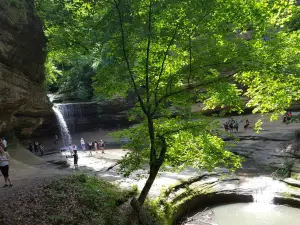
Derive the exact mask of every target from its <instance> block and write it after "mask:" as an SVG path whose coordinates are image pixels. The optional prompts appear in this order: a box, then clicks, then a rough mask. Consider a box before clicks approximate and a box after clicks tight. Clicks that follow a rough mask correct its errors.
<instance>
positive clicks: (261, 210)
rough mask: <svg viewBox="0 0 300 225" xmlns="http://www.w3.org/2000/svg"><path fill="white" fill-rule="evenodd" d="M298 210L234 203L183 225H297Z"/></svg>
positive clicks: (200, 214)
mask: <svg viewBox="0 0 300 225" xmlns="http://www.w3.org/2000/svg"><path fill="white" fill-rule="evenodd" d="M299 213H300V209H297V208H292V207H288V206H282V205H272V204H259V203H236V204H228V205H220V206H216V207H213V208H211V209H209V210H207V211H206V212H204V213H199V214H196V216H194V217H193V218H190V221H189V222H186V223H184V224H185V225H284V224H287V225H299V224H300V222H299ZM188 220H189V219H188Z"/></svg>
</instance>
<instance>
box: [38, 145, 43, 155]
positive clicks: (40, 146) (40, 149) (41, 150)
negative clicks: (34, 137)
mask: <svg viewBox="0 0 300 225" xmlns="http://www.w3.org/2000/svg"><path fill="white" fill-rule="evenodd" d="M38 147H39V151H40V153H41V157H43V156H44V146H43V145H42V143H39V145H38Z"/></svg>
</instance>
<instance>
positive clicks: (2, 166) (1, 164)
mask: <svg viewBox="0 0 300 225" xmlns="http://www.w3.org/2000/svg"><path fill="white" fill-rule="evenodd" d="M8 162H9V155H8V153H7V152H5V151H4V148H3V147H2V146H0V170H1V173H2V175H3V177H4V181H5V185H4V186H3V187H12V186H13V185H12V183H11V181H10V179H9V175H8V171H9V165H8V164H9V163H8ZM8 183H9V185H8Z"/></svg>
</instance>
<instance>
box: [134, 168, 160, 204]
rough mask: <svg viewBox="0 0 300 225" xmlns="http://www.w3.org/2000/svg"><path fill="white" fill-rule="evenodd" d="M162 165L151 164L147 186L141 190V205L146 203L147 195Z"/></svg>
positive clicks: (139, 199)
mask: <svg viewBox="0 0 300 225" xmlns="http://www.w3.org/2000/svg"><path fill="white" fill-rule="evenodd" d="M160 166H161V165H159V166H157V165H150V175H149V177H148V179H147V181H146V183H145V186H144V187H143V190H142V191H141V194H140V196H139V198H138V201H139V202H140V204H141V205H143V204H144V202H145V200H146V197H147V195H148V193H149V191H150V189H151V186H152V184H153V182H154V180H155V178H156V175H157V173H158V171H159V168H160Z"/></svg>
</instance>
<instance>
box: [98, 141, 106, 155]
mask: <svg viewBox="0 0 300 225" xmlns="http://www.w3.org/2000/svg"><path fill="white" fill-rule="evenodd" d="M99 146H100V150H102V154H104V153H105V152H104V147H105V144H104V142H103V141H102V140H100V142H99Z"/></svg>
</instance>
